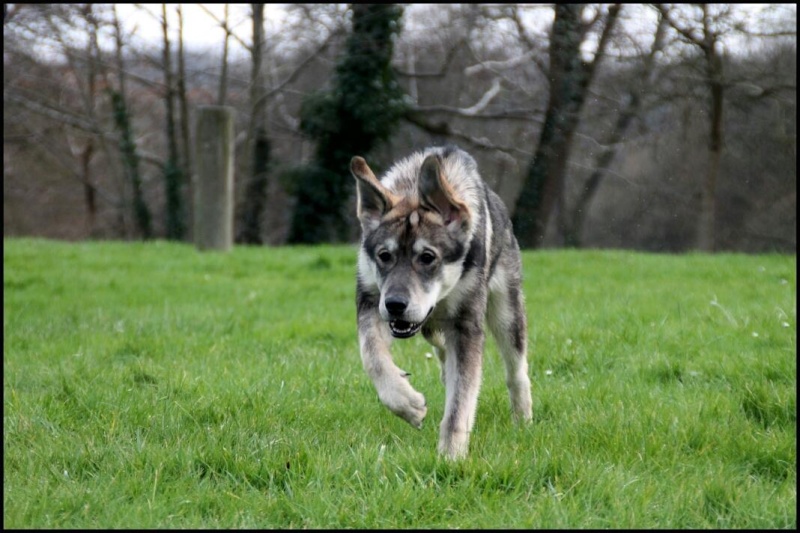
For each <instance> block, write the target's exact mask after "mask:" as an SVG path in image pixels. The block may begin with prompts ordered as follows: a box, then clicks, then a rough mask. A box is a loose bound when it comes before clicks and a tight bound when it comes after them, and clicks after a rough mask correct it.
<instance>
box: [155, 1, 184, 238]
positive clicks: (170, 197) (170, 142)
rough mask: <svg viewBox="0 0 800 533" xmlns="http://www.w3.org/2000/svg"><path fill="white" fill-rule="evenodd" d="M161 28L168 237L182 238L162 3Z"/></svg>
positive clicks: (179, 175)
mask: <svg viewBox="0 0 800 533" xmlns="http://www.w3.org/2000/svg"><path fill="white" fill-rule="evenodd" d="M161 29H162V34H163V38H164V45H163V55H162V60H163V67H162V68H163V69H164V85H165V87H166V91H165V94H164V103H165V105H166V111H167V113H166V136H167V147H168V155H167V161H166V163H165V164H164V189H165V191H166V197H167V202H166V226H167V238H168V239H174V240H180V239H182V238H183V237H184V234H185V233H186V221H185V219H184V214H183V203H184V202H183V200H182V190H181V189H182V185H183V173H182V172H181V168H180V163H179V157H178V141H177V135H176V131H175V83H174V81H173V74H172V60H171V56H172V52H171V50H170V42H169V21H168V19H167V4H161Z"/></svg>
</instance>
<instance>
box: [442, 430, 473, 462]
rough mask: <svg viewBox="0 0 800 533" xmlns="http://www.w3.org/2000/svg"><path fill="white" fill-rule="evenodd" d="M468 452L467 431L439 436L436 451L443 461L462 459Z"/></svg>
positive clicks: (444, 433) (445, 433)
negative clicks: (443, 458) (442, 457)
mask: <svg viewBox="0 0 800 533" xmlns="http://www.w3.org/2000/svg"><path fill="white" fill-rule="evenodd" d="M468 450H469V432H467V431H453V432H443V433H442V434H441V435H440V436H439V445H438V447H437V451H438V452H439V455H442V456H444V457H445V459H449V460H451V461H456V460H459V459H463V458H465V457H466V456H467V452H468Z"/></svg>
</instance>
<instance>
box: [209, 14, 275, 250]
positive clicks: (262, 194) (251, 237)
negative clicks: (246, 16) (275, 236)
mask: <svg viewBox="0 0 800 533" xmlns="http://www.w3.org/2000/svg"><path fill="white" fill-rule="evenodd" d="M252 6H253V46H252V48H251V49H250V52H251V55H252V58H253V63H252V71H251V77H250V108H251V113H250V122H249V123H248V139H249V146H250V148H249V152H250V161H251V167H250V173H249V176H248V178H249V179H248V181H247V183H246V185H245V188H246V194H245V197H244V205H243V206H242V210H241V213H240V221H239V232H238V234H237V236H236V241H237V242H240V243H244V244H262V238H261V218H262V214H263V212H264V206H265V205H266V202H267V179H268V174H267V169H268V166H269V151H270V146H269V139H268V138H267V131H266V110H267V100H266V97H265V92H266V88H265V86H264V72H263V68H262V63H263V55H264V4H252ZM220 94H222V89H220Z"/></svg>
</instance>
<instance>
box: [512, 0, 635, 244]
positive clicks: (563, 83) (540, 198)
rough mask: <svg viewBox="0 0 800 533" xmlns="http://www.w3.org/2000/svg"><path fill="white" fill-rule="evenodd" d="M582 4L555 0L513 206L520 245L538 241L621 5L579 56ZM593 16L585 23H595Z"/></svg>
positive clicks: (583, 27)
mask: <svg viewBox="0 0 800 533" xmlns="http://www.w3.org/2000/svg"><path fill="white" fill-rule="evenodd" d="M583 9H584V5H583V4H557V5H556V6H555V20H554V22H553V29H552V33H551V40H550V67H549V78H550V98H549V103H548V106H547V113H546V114H545V120H544V125H543V126H542V132H541V135H540V137H539V144H538V146H537V148H536V153H535V155H534V156H533V159H532V161H531V163H530V166H529V168H528V172H527V176H526V178H525V180H524V182H523V186H522V192H521V193H520V196H519V198H518V199H517V205H516V209H515V210H514V215H513V223H514V231H515V233H516V235H517V239H518V240H519V243H520V246H522V247H524V248H535V247H538V246H539V245H540V244H541V242H542V239H543V238H544V232H545V227H546V224H547V222H548V219H549V218H550V214H551V213H552V211H553V208H554V207H555V205H556V203H557V202H558V200H559V198H560V196H561V194H562V189H563V184H564V176H565V173H566V165H567V161H568V159H569V151H570V145H571V142H572V137H573V134H574V133H575V130H576V129H577V127H578V121H579V119H580V112H581V108H582V107H583V102H584V100H585V98H586V92H587V89H588V87H589V84H590V83H591V81H592V77H593V75H594V71H595V68H596V67H597V64H598V63H599V62H600V60H601V58H602V57H603V54H604V53H605V47H606V44H607V43H608V40H609V38H610V35H611V31H612V29H613V28H614V24H615V22H616V19H617V15H618V13H619V9H620V5H619V4H614V5H612V6H611V7H610V8H609V10H608V14H607V15H606V16H605V17H603V18H604V21H603V22H604V26H603V30H602V33H601V35H600V40H599V43H598V46H597V52H596V53H595V54H594V58H593V59H592V60H591V61H584V60H583V59H582V58H581V46H582V45H583V43H584V40H585V38H586V36H587V32H588V29H589V26H587V25H586V24H585V23H583V22H582V20H581V17H582V13H583ZM599 21H600V17H599V16H598V17H597V18H595V20H593V21H592V22H590V23H589V24H590V25H591V24H593V23H599Z"/></svg>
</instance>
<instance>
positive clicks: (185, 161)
mask: <svg viewBox="0 0 800 533" xmlns="http://www.w3.org/2000/svg"><path fill="white" fill-rule="evenodd" d="M176 11H177V13H178V80H177V92H178V103H179V106H180V125H181V153H182V157H181V173H182V174H183V178H184V183H183V186H184V187H185V188H187V189H189V188H190V184H191V176H192V144H191V135H190V133H189V99H188V97H187V95H186V57H185V56H186V54H185V51H184V49H183V6H182V5H181V4H178V6H177V8H176ZM182 196H183V198H191V192H190V191H189V190H186V191H183V194H182ZM185 203H186V205H187V208H188V209H187V212H186V214H185V216H186V220H192V218H191V205H192V203H191V202H185ZM186 226H187V227H191V225H190V224H186ZM189 237H191V236H189Z"/></svg>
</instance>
